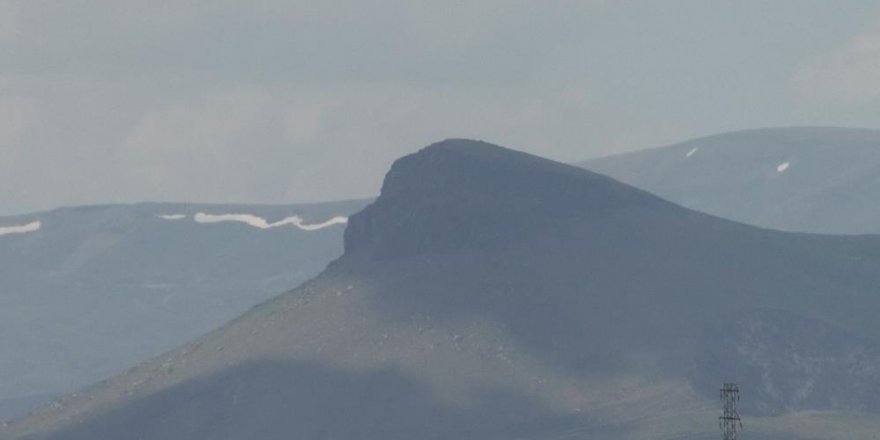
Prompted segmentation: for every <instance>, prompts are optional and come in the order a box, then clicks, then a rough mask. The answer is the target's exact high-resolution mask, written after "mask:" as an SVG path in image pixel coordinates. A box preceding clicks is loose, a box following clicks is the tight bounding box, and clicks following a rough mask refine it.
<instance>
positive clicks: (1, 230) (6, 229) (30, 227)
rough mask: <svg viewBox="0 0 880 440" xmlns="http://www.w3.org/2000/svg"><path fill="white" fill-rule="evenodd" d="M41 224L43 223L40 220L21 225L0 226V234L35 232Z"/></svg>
mask: <svg viewBox="0 0 880 440" xmlns="http://www.w3.org/2000/svg"><path fill="white" fill-rule="evenodd" d="M42 226H43V224H42V223H40V222H31V223H28V224H26V225H21V226H0V236H3V235H11V234H26V233H28V232H36V231H39V230H40V227H42Z"/></svg>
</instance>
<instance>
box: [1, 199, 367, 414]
mask: <svg viewBox="0 0 880 440" xmlns="http://www.w3.org/2000/svg"><path fill="white" fill-rule="evenodd" d="M364 204H365V202H341V203H328V204H315V205H289V206H248V205H195V204H189V205H182V204H167V203H146V204H139V205H111V206H91V207H77V208H65V209H58V210H55V211H51V212H41V213H34V214H27V215H22V216H16V217H5V218H0V280H3V282H2V285H0V304H2V307H0V371H2V372H3V374H2V375H0V420H3V419H6V418H8V417H10V416H12V415H15V414H18V413H21V412H22V411H25V410H27V409H29V408H32V407H34V406H35V405H36V404H38V403H40V402H46V401H49V400H51V399H52V398H54V397H56V396H58V395H60V394H62V393H67V392H71V391H73V390H75V389H78V388H81V387H82V386H84V385H87V384H89V383H93V382H95V381H97V380H100V379H104V378H106V377H109V376H111V375H113V374H116V373H119V372H121V371H123V370H124V369H125V368H128V367H130V366H132V365H135V364H137V363H139V362H142V361H143V360H145V359H149V358H150V357H153V356H155V355H157V354H159V353H162V352H164V351H167V350H169V349H172V348H175V347H177V346H179V345H181V344H183V343H185V342H187V341H189V340H191V339H192V338H194V337H196V336H198V335H201V334H204V333H205V332H207V331H209V330H211V329H213V328H215V327H217V326H219V325H221V324H223V323H225V322H227V321H229V320H230V319H232V318H234V317H236V316H238V315H240V314H241V313H243V312H245V311H246V310H248V309H249V308H250V307H252V306H253V305H255V304H259V303H261V302H263V301H265V300H266V299H268V298H271V297H272V296H275V295H277V294H279V293H281V292H284V291H285V290H288V289H289V288H290V286H295V285H298V284H300V283H302V282H303V281H305V280H307V279H309V278H311V277H313V276H315V275H316V274H318V273H319V272H320V271H321V270H323V268H324V267H325V266H326V264H327V263H328V262H329V261H331V260H333V259H334V258H336V257H338V256H339V255H340V254H341V253H342V230H343V228H344V226H343V225H341V223H344V220H345V219H344V216H347V215H348V214H350V213H352V212H355V211H357V210H359V209H360V208H361V207H363V205H364ZM229 214H237V215H229ZM296 216H299V217H296ZM337 217H338V218H337ZM334 218H335V221H330V222H329V223H325V222H327V221H328V220H333V219H334ZM264 219H269V220H268V221H265V220H264ZM284 219H287V221H286V222H284V223H278V224H275V225H274V227H269V226H270V225H269V224H268V223H270V222H282V221H283V220H284Z"/></svg>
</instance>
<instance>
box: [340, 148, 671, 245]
mask: <svg viewBox="0 0 880 440" xmlns="http://www.w3.org/2000/svg"><path fill="white" fill-rule="evenodd" d="M631 206H639V207H640V208H647V207H652V208H656V209H663V208H666V209H673V207H672V205H668V206H667V204H666V203H665V202H662V201H661V200H659V199H657V198H655V197H653V196H650V195H648V194H647V193H643V192H641V191H639V190H636V189H634V188H630V187H626V186H624V185H621V184H620V183H618V182H616V181H614V180H612V179H609V178H607V177H605V176H602V175H598V174H594V173H590V172H585V171H583V170H579V169H577V168H575V167H571V166H568V165H564V164H560V163H557V162H553V161H550V160H547V159H543V158H540V157H537V156H532V155H529V154H525V153H520V152H516V151H512V150H507V149H503V148H500V147H498V146H495V145H492V144H488V143H485V142H479V141H470V140H464V139H452V140H446V141H443V142H439V143H436V144H433V145H430V146H428V147H426V148H424V149H423V150H421V151H419V152H418V153H415V154H413V155H410V156H407V157H404V158H401V159H400V160H398V161H397V162H395V163H394V165H393V166H392V167H391V170H390V171H389V172H388V175H387V176H386V178H385V182H384V185H383V186H382V195H381V197H380V198H379V199H378V200H376V201H375V202H374V203H373V204H372V205H370V206H368V207H367V208H366V209H364V210H363V211H361V212H359V213H358V214H356V215H354V216H352V218H351V219H350V221H349V226H348V228H347V229H346V233H345V249H346V254H348V255H349V256H353V255H359V254H370V255H373V256H376V257H392V256H403V255H417V254H426V253H432V252H448V251H453V250H456V249H465V248H471V249H475V248H489V247H498V246H504V245H509V244H511V243H513V242H518V241H521V240H522V239H523V238H526V237H531V236H534V235H536V234H542V233H546V232H547V231H548V229H552V228H567V227H568V222H569V220H570V219H572V218H573V217H580V216H583V215H585V214H590V215H592V216H594V217H597V218H598V217H601V216H602V215H603V214H605V213H607V212H608V211H610V210H618V211H620V210H625V209H627V208H628V207H631Z"/></svg>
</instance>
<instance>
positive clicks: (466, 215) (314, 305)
mask: <svg viewBox="0 0 880 440" xmlns="http://www.w3.org/2000/svg"><path fill="white" fill-rule="evenodd" d="M878 263H880V237H831V236H815V235H800V234H790V233H781V232H775V231H770V230H763V229H757V228H754V227H750V226H745V225H741V224H737V223H733V222H730V221H726V220H722V219H719V218H715V217H711V216H708V215H705V214H701V213H697V212H693V211H689V210H686V209H682V208H680V207H678V206H676V205H673V204H671V203H669V202H666V201H664V200H661V199H659V198H656V197H654V196H652V195H650V194H648V193H646V192H643V191H640V190H637V189H634V188H631V187H628V186H626V185H623V184H620V183H618V182H616V181H614V180H612V179H610V178H606V177H603V176H600V175H597V174H593V173H591V172H588V171H585V170H581V169H578V168H575V167H571V166H567V165H563V164H558V163H554V162H551V161H547V160H544V159H541V158H537V157H534V156H530V155H526V154H522V153H517V152H513V151H510V150H506V149H503V148H500V147H497V146H493V145H490V144H486V143H480V142H473V141H464V140H450V141H445V142H441V143H438V144H435V145H432V146H430V147H427V148H425V149H423V150H422V151H420V152H418V153H416V154H414V155H411V156H408V157H406V158H403V159H401V160H399V161H398V162H396V163H395V164H394V166H392V168H391V171H390V172H389V174H388V176H387V177H386V180H385V184H384V186H383V189H382V195H381V196H380V197H379V198H378V199H377V200H376V201H375V202H374V203H373V204H371V205H370V206H368V207H367V208H365V209H364V210H363V211H361V212H359V213H358V214H355V215H354V216H352V217H351V218H350V221H349V226H348V227H347V229H346V234H345V254H344V255H343V257H341V258H340V259H339V260H337V261H335V262H334V263H333V264H331V265H330V267H328V269H327V270H326V271H325V272H324V273H323V274H322V275H321V276H319V277H318V278H316V279H315V280H313V281H311V282H309V283H307V284H306V285H304V286H302V287H300V288H298V289H296V290H294V291H291V292H289V293H287V294H285V295H282V296H280V297H278V298H275V299H273V300H270V301H268V302H267V303H265V304H263V305H261V306H259V307H257V308H255V309H254V310H252V311H251V312H249V313H247V314H246V315H244V316H242V317H241V318H239V319H237V320H236V321H233V322H232V323H230V324H228V325H226V326H224V327H223V328H221V329H218V330H217V331H214V332H211V333H209V334H208V335H206V336H204V337H203V338H200V339H199V340H197V341H195V342H194V343H192V344H190V345H187V346H185V347H182V348H180V349H178V350H176V351H174V352H172V353H169V354H167V355H164V356H160V357H158V358H156V359H154V360H151V361H149V362H147V363H144V364H142V365H140V366H138V367H137V368H135V369H132V370H131V371H129V372H127V373H126V374H123V375H120V376H117V377H115V378H113V379H111V380H108V381H106V382H104V383H101V384H98V385H96V386H95V387H93V388H91V389H88V390H85V391H83V392H81V393H79V394H77V395H71V396H69V397H67V398H65V399H62V400H60V401H58V402H57V403H56V404H55V405H54V407H49V408H46V409H44V410H43V411H40V412H38V413H35V414H33V415H32V416H31V417H28V418H26V419H23V420H20V421H18V422H15V423H12V424H10V425H9V426H7V427H6V429H5V430H4V431H2V432H3V434H4V435H5V438H10V439H19V438H34V439H65V440H68V439H91V438H118V439H125V438H163V439H171V440H173V439H186V438H216V439H243V438H263V439H282V438H292V437H293V438H337V439H338V438H364V439H380V438H381V439H409V438H459V439H471V438H473V439H476V438H483V439H485V438H489V439H494V438H497V439H502V438H544V439H551V438H552V439H561V438H608V439H623V438H632V439H639V438H645V439H648V438H652V439H673V438H715V437H716V434H715V432H716V429H717V426H716V417H717V405H716V404H715V399H716V398H717V390H716V387H717V385H718V384H720V383H721V382H723V381H726V380H737V381H739V382H740V385H741V387H742V388H743V390H744V398H745V399H752V403H750V404H748V405H746V407H747V408H746V409H747V411H749V413H750V414H753V415H754V418H753V419H752V421H751V422H750V426H751V427H752V429H754V430H755V432H754V433H752V436H751V437H750V438H774V439H794V438H811V436H814V435H821V436H824V437H825V438H841V439H842V438H851V437H846V436H847V435H853V434H854V433H855V434H858V433H859V432H865V431H867V432H870V430H871V429H876V428H877V427H878V426H877V424H876V423H875V422H876V417H873V418H871V417H867V418H859V416H858V415H854V414H849V413H846V411H850V410H860V409H864V408H869V409H870V408H872V405H874V404H875V403H876V401H875V400H874V399H876V395H873V394H870V395H861V394H852V393H843V394H834V393H831V392H830V391H828V390H831V389H833V388H834V387H833V385H834V384H833V383H827V382H828V380H829V379H828V377H829V376H830V377H832V378H833V377H834V375H833V374H830V375H829V374H825V373H827V372H829V371H830V372H833V371H835V370H834V369H835V368H843V369H844V370H846V369H847V368H850V364H847V362H846V361H845V359H841V360H839V361H838V362H835V363H831V364H830V365H831V367H829V368H831V369H830V370H827V371H826V370H823V369H822V368H821V367H823V365H824V364H821V363H817V365H818V366H819V367H820V368H817V369H810V370H808V371H806V372H803V373H801V375H800V376H798V377H793V378H788V377H786V378H784V379H785V386H786V387H787V388H786V389H788V388H790V387H793V386H794V387H800V388H804V387H803V386H801V385H803V384H800V383H794V384H793V383H792V382H793V381H802V382H804V383H809V382H813V383H817V381H820V382H823V383H822V385H823V386H821V387H819V386H817V387H814V388H813V390H815V391H810V390H809V389H807V391H806V394H807V397H809V398H802V396H800V395H798V398H797V399H794V398H787V397H786V395H784V394H778V393H777V394H774V393H772V392H771V391H772V390H774V389H776V388H778V386H777V385H778V384H777V383H776V382H773V381H772V380H776V379H774V378H776V377H778V374H776V371H778V370H779V368H780V367H779V366H783V367H785V366H786V365H788V364H787V363H785V359H770V360H769V361H768V360H767V359H765V358H764V357H760V356H748V354H749V353H746V355H743V356H734V357H733V358H732V359H729V360H728V361H727V362H725V363H716V362H704V359H706V358H708V357H711V356H715V355H716V352H715V351H713V350H714V349H715V348H716V347H715V345H711V344H706V339H705V337H706V335H708V334H711V331H712V329H713V326H714V325H717V323H718V322H721V321H722V320H723V319H725V318H726V317H728V316H729V315H730V314H731V313H736V314H737V315H740V316H744V317H746V318H744V319H752V320H758V321H759V322H770V323H773V324H775V325H777V326H778V327H779V328H780V329H782V330H780V332H783V333H784V332H786V331H794V332H797V330H796V329H797V328H799V326H800V325H801V324H800V322H802V321H801V320H807V321H809V322H821V323H822V325H823V326H824V328H827V329H833V331H829V332H828V334H829V335H830V336H828V337H827V338H824V339H821V340H819V341H817V342H816V343H819V344H830V345H839V344H840V343H841V342H842V341H840V340H839V338H849V337H850V335H856V336H858V338H860V339H859V342H858V344H856V345H855V347H856V348H855V350H857V351H859V352H861V353H865V354H866V356H871V355H873V353H874V351H873V350H874V348H873V344H875V341H877V339H878V338H880V325H878V324H877V323H876V319H874V316H873V310H874V309H875V308H876V307H877V306H878V305H880V298H877V297H876V293H877V286H880V274H878V273H877V271H876V270H875V269H876V267H877V265H878ZM774 310H776V311H779V312H780V313H772V311H774ZM810 320H813V321H810ZM738 322H749V321H737V323H738ZM792 328H793V329H795V330H788V329H792ZM742 335H743V338H745V339H743V340H741V341H740V340H736V339H734V340H732V341H723V342H724V343H725V344H727V343H732V344H734V345H736V344H739V343H740V342H743V343H747V342H750V341H752V339H748V338H749V337H750V335H752V333H749V332H742ZM779 341H781V342H779ZM759 342H761V343H767V344H783V345H785V346H784V347H775V348H777V349H774V347H770V348H769V349H768V350H766V353H771V354H772V353H774V352H780V353H785V355H786V356H795V357H797V356H801V357H803V358H811V357H813V356H814V354H813V353H814V352H815V351H816V350H818V352H820V353H830V354H829V356H832V357H846V356H848V355H849V354H850V351H840V352H835V351H829V350H824V349H822V348H819V349H816V348H815V347H814V346H813V345H810V344H811V343H812V342H813V340H812V339H809V338H808V339H807V340H806V341H792V342H791V343H790V344H789V341H788V340H787V339H786V338H774V337H769V338H767V339H766V340H760V341H759ZM786 344H788V345H786ZM707 345H708V346H707ZM782 348H785V350H782ZM763 353H765V352H764V351H762V352H760V354H763ZM862 367H864V368H869V369H870V368H875V367H872V365H871V362H870V359H869V361H868V362H865V363H864V365H862ZM761 368H770V369H772V373H773V374H770V375H769V377H770V378H771V382H769V383H765V382H762V379H763V377H765V375H762V374H758V375H757V376H756V375H754V374H753V373H754V372H755V371H756V369H757V371H758V372H759V373H760V371H761ZM756 377H757V378H758V380H756V379H755V378H756ZM860 377H861V378H863V380H864V381H866V382H867V383H869V384H875V383H876V382H875V381H876V380H877V379H876V378H877V374H876V371H873V370H872V371H865V372H864V374H863V375H862V376H860ZM811 392H814V393H815V394H814V395H810V393H811ZM829 393H831V394H829ZM801 394H803V393H801ZM780 396H781V397H780ZM780 399H781V400H780ZM832 400H833V401H834V402H835V404H836V405H837V406H830V405H829V404H828V402H829V401H832ZM765 403H766V404H765ZM780 406H781V407H782V408H783V410H780V409H779V408H780ZM803 410H835V411H838V412H835V413H822V414H813V415H810V414H812V413H807V415H801V413H800V411H803ZM840 411H843V412H840ZM792 416H797V417H805V418H807V419H808V420H809V421H813V422H816V421H819V422H821V423H822V426H823V429H824V430H825V431H824V432H823V431H821V430H820V431H816V432H812V433H805V432H799V431H796V430H793V429H792V424H791V423H790V419H789V418H790V417H792ZM833 418H836V419H833ZM829 420H830V421H829ZM826 422H827V423H826ZM840 427H845V430H844V431H834V429H838V428H840ZM860 429H861V430H863V431H858V430H860Z"/></svg>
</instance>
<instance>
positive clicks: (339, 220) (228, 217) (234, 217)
mask: <svg viewBox="0 0 880 440" xmlns="http://www.w3.org/2000/svg"><path fill="white" fill-rule="evenodd" d="M193 220H195V221H196V223H222V222H239V223H245V224H248V225H250V226H253V227H255V228H259V229H271V228H277V227H279V226H285V225H293V226H296V227H297V228H299V229H302V230H303V231H317V230H319V229H324V228H328V227H330V226H334V225H343V224H346V223H348V217H342V216H338V217H333V218H331V219H330V220H327V221H325V222H323V223H317V224H306V223H305V221H304V220H303V218H302V217H300V216H298V215H295V216H293V217H287V218H285V219H284V220H280V221H277V222H274V223H269V222H267V221H266V219H264V218H262V217H257V216H255V215H252V214H219V215H213V214H206V213H204V212H200V213H198V214H196V215H195V217H193Z"/></svg>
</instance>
